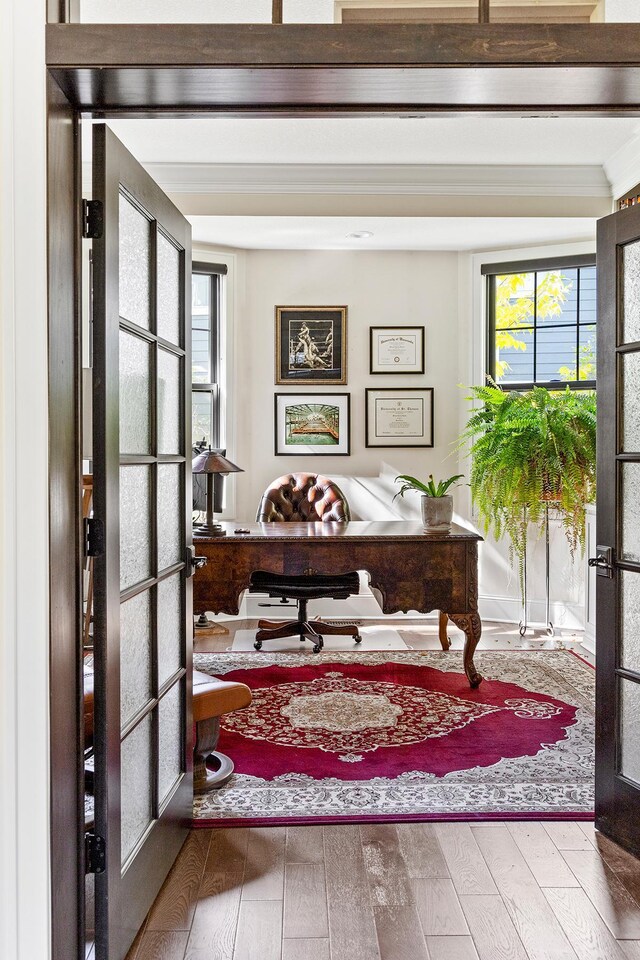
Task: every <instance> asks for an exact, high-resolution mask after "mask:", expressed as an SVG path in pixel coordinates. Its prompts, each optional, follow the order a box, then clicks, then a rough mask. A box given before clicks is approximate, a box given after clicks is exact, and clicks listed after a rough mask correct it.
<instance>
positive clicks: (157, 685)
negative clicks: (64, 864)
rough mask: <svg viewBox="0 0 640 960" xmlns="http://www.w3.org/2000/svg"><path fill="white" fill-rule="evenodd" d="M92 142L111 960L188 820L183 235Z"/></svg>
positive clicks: (100, 714) (124, 156)
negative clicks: (100, 225) (100, 212)
mask: <svg viewBox="0 0 640 960" xmlns="http://www.w3.org/2000/svg"><path fill="white" fill-rule="evenodd" d="M93 129H94V146H93V156H94V184H93V196H94V199H97V200H100V201H101V202H102V204H103V207H104V233H103V236H102V237H101V238H99V239H97V240H95V241H94V352H95V358H94V425H93V434H94V478H95V479H94V513H95V516H96V517H97V518H98V519H99V520H101V521H102V522H103V524H104V530H105V551H104V555H103V556H102V557H100V558H96V566H95V597H96V599H95V641H94V656H95V704H96V719H95V742H96V750H95V754H96V782H95V792H96V832H97V833H98V834H99V835H101V836H102V837H104V839H105V841H106V852H107V858H106V871H105V873H103V874H98V875H97V877H96V956H97V960H122V958H123V957H124V956H125V954H126V952H127V950H128V948H129V946H130V944H131V942H132V940H133V938H134V936H135V934H136V932H137V930H138V928H139V926H140V925H141V923H142V921H143V919H144V917H145V915H146V913H147V911H148V909H149V907H150V905H151V903H152V902H153V900H154V898H155V896H156V894H157V891H158V889H159V887H160V885H161V884H162V881H163V880H164V877H165V876H166V874H167V872H168V870H169V868H170V867H171V864H172V862H173V860H174V858H175V855H176V854H177V851H178V850H179V848H180V846H181V844H182V841H183V839H184V836H185V832H186V824H188V822H189V820H190V817H191V803H192V760H191V749H190V745H189V743H188V741H189V740H190V739H191V737H190V736H187V732H188V731H190V730H191V720H190V704H189V695H190V689H191V640H192V617H191V610H192V600H191V579H190V577H191V564H190V562H189V559H188V547H189V546H190V544H191V523H190V518H191V503H190V499H191V456H190V454H191V411H190V403H191V387H190V369H191V366H190V362H191V358H190V337H189V336H188V335H187V332H188V327H187V326H186V325H187V323H188V321H187V317H188V316H189V314H188V310H187V305H188V303H190V294H191V289H190V276H189V271H190V263H191V249H190V248H191V231H190V226H189V224H188V223H187V221H186V220H185V219H184V217H182V215H181V214H180V213H179V212H178V210H177V209H176V208H175V207H174V206H173V204H172V203H171V202H170V201H169V199H168V198H167V197H166V196H165V195H164V194H163V193H162V191H161V190H160V189H159V188H158V186H157V185H156V184H155V183H154V182H153V181H152V180H151V179H150V177H149V176H148V174H147V173H146V172H145V171H144V170H143V169H142V168H141V167H140V166H139V164H138V163H137V162H136V161H135V160H134V158H133V157H132V156H131V155H130V154H129V153H127V151H126V150H125V149H124V147H123V146H122V144H121V143H120V142H119V141H118V140H117V139H116V138H115V137H114V136H113V134H112V133H111V132H110V131H109V129H108V128H107V127H106V126H105V125H103V124H100V125H96V126H94V128H93ZM187 292H188V296H187Z"/></svg>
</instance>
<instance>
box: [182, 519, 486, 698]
mask: <svg viewBox="0 0 640 960" xmlns="http://www.w3.org/2000/svg"><path fill="white" fill-rule="evenodd" d="M238 526H239V524H237V523H226V524H223V529H225V530H226V532H227V536H225V537H198V536H194V545H195V547H196V553H197V554H198V555H199V556H205V557H207V560H208V563H207V565H206V566H205V567H203V568H202V569H200V570H198V571H196V574H195V577H194V583H193V603H194V610H195V611H196V612H198V613H199V612H201V611H204V610H212V611H213V612H214V613H228V614H232V615H233V614H237V613H238V611H239V602H240V595H241V594H242V592H243V590H246V589H247V587H248V586H249V579H250V577H251V573H252V572H253V571H254V570H267V571H269V572H271V573H289V574H300V573H306V572H309V573H347V572H349V571H350V570H366V571H367V573H368V574H369V581H370V583H371V587H372V588H373V589H374V590H376V591H377V593H378V594H379V595H380V600H381V606H382V610H383V612H384V613H396V612H398V611H399V610H401V611H402V612H403V613H407V612H408V611H409V610H417V611H418V612H419V613H429V611H431V610H439V611H440V642H441V644H442V647H443V649H445V650H446V649H448V648H449V639H448V637H447V630H446V626H447V618H448V619H449V620H451V621H452V622H453V623H455V625H456V626H457V627H459V628H460V629H461V630H462V631H464V634H465V636H466V642H465V646H464V669H465V671H466V674H467V677H468V678H469V683H470V684H471V686H472V687H477V686H478V684H479V683H480V682H481V680H482V677H481V676H480V674H479V673H478V672H477V670H476V668H475V666H474V663H473V654H474V651H475V649H476V646H477V644H478V641H479V639H480V634H481V632H482V625H481V622H480V617H479V616H478V541H479V540H481V539H482V538H481V537H479V536H478V535H477V534H475V533H471V532H470V531H469V530H466V529H464V528H463V527H459V526H457V525H456V524H453V525H452V527H451V530H450V532H449V533H428V534H427V533H424V532H423V530H422V526H421V524H419V523H407V522H405V521H400V520H396V521H394V520H391V521H384V522H379V521H372V522H369V521H350V522H349V523H253V524H244V525H243V526H246V527H247V528H248V529H249V531H250V533H248V534H234V532H233V531H234V529H236V528H237V527H238Z"/></svg>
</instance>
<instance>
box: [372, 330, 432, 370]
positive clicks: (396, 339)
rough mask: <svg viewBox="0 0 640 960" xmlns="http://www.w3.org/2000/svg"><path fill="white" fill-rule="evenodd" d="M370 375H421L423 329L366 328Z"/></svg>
mask: <svg viewBox="0 0 640 960" xmlns="http://www.w3.org/2000/svg"><path fill="white" fill-rule="evenodd" d="M369 373H382V374H388V373H424V327H369Z"/></svg>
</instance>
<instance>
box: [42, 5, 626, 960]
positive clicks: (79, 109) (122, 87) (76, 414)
mask: <svg viewBox="0 0 640 960" xmlns="http://www.w3.org/2000/svg"><path fill="white" fill-rule="evenodd" d="M70 3H71V0H68V2H67V0H61V2H60V3H59V4H58V3H57V2H56V0H51V3H50V9H51V8H52V7H60V8H61V9H62V8H66V7H67V6H69V5H70ZM47 67H48V78H47V98H48V161H47V162H48V230H49V242H48V277H49V279H48V285H49V380H50V386H49V400H50V451H51V452H50V566H51V573H50V591H51V592H50V609H51V642H50V650H51V663H50V674H51V690H52V697H51V790H52V810H51V833H52V857H51V862H52V889H53V895H52V917H53V921H52V923H53V958H54V960H75V958H77V957H80V956H81V951H82V949H83V944H82V943H81V934H82V911H83V895H82V880H83V876H84V849H83V837H82V815H81V814H82V794H83V782H82V746H83V730H82V699H81V697H82V676H81V650H82V622H81V612H82V584H81V579H80V566H81V557H82V522H81V506H80V490H81V481H82V477H81V446H80V441H81V436H80V396H81V392H80V391H81V352H80V330H81V317H80V308H79V302H80V299H79V276H80V260H79V258H80V231H81V218H80V206H81V204H80V200H81V194H80V177H79V171H80V163H79V160H80V153H79V150H80V147H79V138H78V120H79V118H80V116H81V115H83V114H84V115H86V116H123V115H126V116H131V117H133V116H138V117H140V116H146V117H158V116H163V115H164V116H184V117H189V116H199V115H201V114H203V113H207V114H212V115H215V114H219V115H224V114H235V115H239V116H242V115H252V114H255V115H259V116H278V115H291V116H302V115H307V116H308V115H336V114H353V115H363V114H365V115H366V114H369V115H385V114H386V115H393V116H398V115H403V114H407V113H409V114H419V115H428V114H435V113H440V114H442V113H455V114H465V113H466V114H471V113H478V112H482V113H485V114H491V113H496V114H505V113H510V114H512V115H518V116H526V115H530V114H532V113H540V112H542V113H544V114H546V115H549V114H554V113H559V112H562V113H565V114H576V115H578V114H582V115H584V114H592V115H593V114H598V115H603V116H616V115H629V116H634V115H638V114H640V39H638V32H637V31H632V30H630V29H629V27H628V25H626V24H603V25H587V26H583V25H571V24H565V25H562V26H561V27H553V26H539V25H536V26H533V25H527V26H526V28H524V29H523V27H521V26H517V25H512V24H499V25H498V24H492V25H487V24H481V25H478V24H468V25H412V26H406V25H405V26H402V25H401V26H398V25H384V26H381V25H376V26H368V25H349V26H345V25H321V24H312V25H291V24H289V25H278V26H276V27H273V26H271V25H256V26H250V27H248V26H240V27H239V26H234V25H211V24H208V25H206V24H203V25H190V24H179V25H172V24H164V25H160V26H157V25H133V26H132V25H119V26H118V25H114V26H104V25H89V24H68V23H67V24H50V25H49V26H48V27H47ZM469 77H471V78H472V79H473V80H474V84H472V85H471V87H472V89H474V90H475V93H474V96H473V102H469V96H468V93H465V91H468V90H469V83H468V80H469ZM534 81H535V82H534ZM533 90H534V91H535V94H536V101H537V102H536V103H532V100H531V96H532V95H531V91H533Z"/></svg>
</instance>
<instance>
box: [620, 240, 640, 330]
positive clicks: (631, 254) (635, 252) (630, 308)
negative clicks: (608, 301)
mask: <svg viewBox="0 0 640 960" xmlns="http://www.w3.org/2000/svg"><path fill="white" fill-rule="evenodd" d="M622 269H623V282H622V342H623V343H633V342H635V341H636V340H640V241H638V240H636V241H635V242H634V243H628V244H627V245H626V246H625V247H623V252H622Z"/></svg>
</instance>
